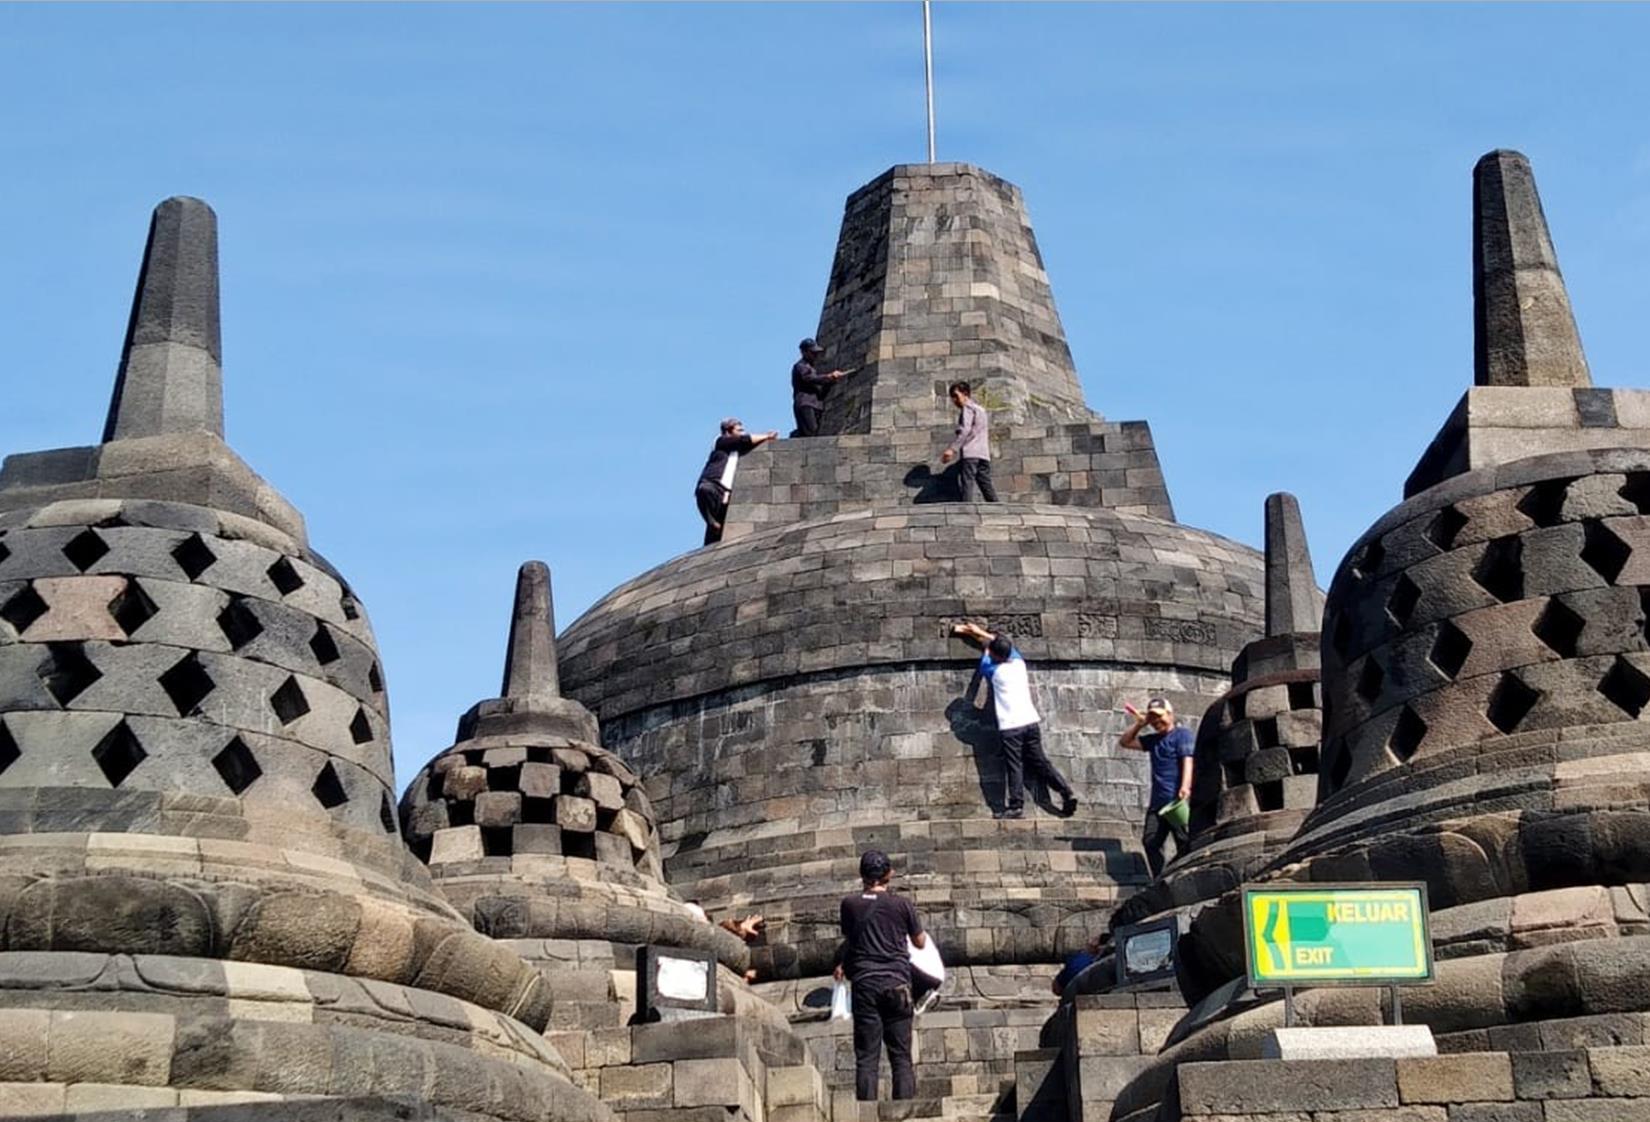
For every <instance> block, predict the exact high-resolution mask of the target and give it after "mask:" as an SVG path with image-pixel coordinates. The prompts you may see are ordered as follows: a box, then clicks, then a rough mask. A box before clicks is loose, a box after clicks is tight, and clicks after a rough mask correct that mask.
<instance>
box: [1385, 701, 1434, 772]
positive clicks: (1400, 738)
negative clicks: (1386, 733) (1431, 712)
mask: <svg viewBox="0 0 1650 1122" xmlns="http://www.w3.org/2000/svg"><path fill="white" fill-rule="evenodd" d="M1426 735H1427V723H1426V722H1425V721H1423V720H1422V719H1421V717H1420V714H1418V713H1416V712H1415V710H1413V709H1411V708H1410V707H1409V706H1407V705H1406V706H1404V710H1403V712H1402V713H1399V714H1398V723H1397V724H1396V725H1394V726H1393V727H1392V735H1391V736H1390V737H1388V738H1387V742H1386V747H1387V751H1389V752H1391V753H1392V754H1393V756H1395V757H1396V758H1397V759H1398V761H1399V762H1400V763H1404V762H1407V761H1408V760H1409V758H1410V757H1411V756H1414V755H1415V750H1416V749H1417V748H1419V747H1421V741H1422V740H1423V739H1424V738H1425V737H1426Z"/></svg>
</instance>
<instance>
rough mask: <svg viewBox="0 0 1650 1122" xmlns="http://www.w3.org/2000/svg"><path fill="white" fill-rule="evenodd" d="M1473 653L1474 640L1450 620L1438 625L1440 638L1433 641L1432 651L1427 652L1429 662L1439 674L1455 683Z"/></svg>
mask: <svg viewBox="0 0 1650 1122" xmlns="http://www.w3.org/2000/svg"><path fill="white" fill-rule="evenodd" d="M1471 653H1472V640H1471V639H1469V638H1467V633H1466V632H1464V631H1462V630H1461V629H1460V628H1459V627H1457V626H1455V625H1454V624H1453V623H1451V622H1450V621H1449V620H1445V621H1444V622H1443V623H1440V624H1439V625H1438V636H1437V637H1436V638H1435V639H1433V641H1432V650H1431V651H1429V652H1427V661H1429V662H1431V663H1432V665H1434V666H1436V667H1437V668H1438V672H1439V673H1440V674H1442V675H1443V676H1444V677H1446V678H1448V679H1450V680H1451V681H1453V680H1454V679H1455V676H1456V675H1457V674H1459V673H1461V667H1462V666H1464V665H1466V661H1467V656H1468V655H1469V654H1471Z"/></svg>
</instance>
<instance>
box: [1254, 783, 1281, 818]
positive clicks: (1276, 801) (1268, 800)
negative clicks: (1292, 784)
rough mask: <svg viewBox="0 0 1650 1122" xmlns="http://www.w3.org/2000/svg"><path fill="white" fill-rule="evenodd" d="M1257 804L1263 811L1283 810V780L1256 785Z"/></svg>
mask: <svg viewBox="0 0 1650 1122" xmlns="http://www.w3.org/2000/svg"><path fill="white" fill-rule="evenodd" d="M1255 802H1256V803H1257V804H1259V806H1260V809H1261V810H1262V811H1267V810H1282V809H1283V780H1281V779H1274V780H1272V781H1271V782H1269V783H1256V784H1255Z"/></svg>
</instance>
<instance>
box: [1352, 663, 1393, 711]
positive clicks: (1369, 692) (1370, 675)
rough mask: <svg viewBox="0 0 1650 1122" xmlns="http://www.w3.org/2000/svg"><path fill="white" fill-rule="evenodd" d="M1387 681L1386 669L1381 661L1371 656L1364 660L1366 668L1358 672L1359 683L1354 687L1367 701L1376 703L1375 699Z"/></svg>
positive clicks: (1371, 703) (1372, 703)
mask: <svg viewBox="0 0 1650 1122" xmlns="http://www.w3.org/2000/svg"><path fill="white" fill-rule="evenodd" d="M1385 683H1386V671H1385V670H1382V669H1381V664H1380V663H1378V662H1376V661H1375V660H1374V659H1373V658H1369V659H1365V660H1364V668H1363V670H1362V671H1361V672H1359V674H1358V684H1357V685H1356V686H1354V687H1353V688H1354V689H1355V690H1357V691H1358V696H1359V697H1361V698H1363V699H1364V701H1365V702H1366V703H1368V704H1370V705H1374V704H1375V699H1376V698H1378V697H1380V696H1381V687H1382V686H1383V685H1384V684H1385Z"/></svg>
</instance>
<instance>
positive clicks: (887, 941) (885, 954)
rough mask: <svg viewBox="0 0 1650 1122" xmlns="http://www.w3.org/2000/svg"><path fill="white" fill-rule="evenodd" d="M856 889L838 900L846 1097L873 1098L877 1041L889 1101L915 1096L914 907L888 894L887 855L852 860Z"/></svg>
mask: <svg viewBox="0 0 1650 1122" xmlns="http://www.w3.org/2000/svg"><path fill="white" fill-rule="evenodd" d="M859 875H860V879H861V880H863V881H864V882H865V887H864V889H863V890H862V891H860V892H856V893H854V894H853V895H851V896H844V897H843V898H842V939H843V944H842V963H841V965H839V966H838V967H837V968H836V977H837V980H838V981H840V980H841V979H842V978H843V976H844V975H846V976H847V978H848V980H849V981H850V982H852V983H853V986H854V1097H855V1098H857V1099H858V1100H859V1101H860V1102H875V1101H876V1098H877V1071H878V1068H879V1067H880V1066H881V1062H882V1045H887V1047H888V1066H889V1067H890V1068H891V1069H892V1070H893V1076H894V1098H896V1099H911V1098H915V1097H916V1094H917V1073H916V1070H915V1069H914V1068H913V1067H912V1066H911V1018H912V1016H913V1015H914V1014H913V1011H912V1005H911V952H910V950H909V949H908V948H907V947H906V945H905V941H906V939H910V940H911V942H912V943H913V944H914V945H916V946H917V947H919V948H921V947H926V946H927V945H928V935H927V934H926V933H925V932H924V931H923V929H922V921H921V920H919V919H918V918H917V909H916V907H915V906H914V905H913V904H912V903H911V901H910V900H908V899H906V898H905V897H904V896H895V895H893V894H892V893H890V892H889V891H888V882H889V881H890V880H891V879H893V875H894V870H893V866H891V865H890V864H889V862H888V855H887V854H885V853H881V852H879V851H877V850H875V849H871V850H867V851H866V852H865V854H864V855H863V856H862V857H860V859H859Z"/></svg>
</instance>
